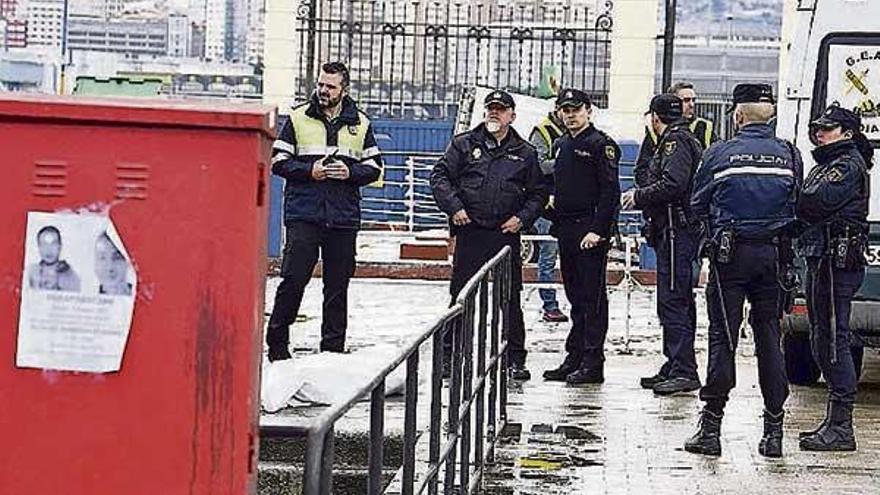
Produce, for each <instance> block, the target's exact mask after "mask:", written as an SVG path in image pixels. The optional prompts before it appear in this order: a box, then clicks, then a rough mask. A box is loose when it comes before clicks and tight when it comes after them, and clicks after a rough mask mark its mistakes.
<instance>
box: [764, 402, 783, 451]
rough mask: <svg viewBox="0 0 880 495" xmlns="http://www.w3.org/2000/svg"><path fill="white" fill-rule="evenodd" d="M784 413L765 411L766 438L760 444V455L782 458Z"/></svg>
mask: <svg viewBox="0 0 880 495" xmlns="http://www.w3.org/2000/svg"><path fill="white" fill-rule="evenodd" d="M784 416H785V412H784V411H779V413H777V414H773V413H771V412H769V411H766V410H765V411H764V436H763V437H761V442H760V443H759V444H758V453H759V454H761V455H762V456H764V457H782V418H783V417H784Z"/></svg>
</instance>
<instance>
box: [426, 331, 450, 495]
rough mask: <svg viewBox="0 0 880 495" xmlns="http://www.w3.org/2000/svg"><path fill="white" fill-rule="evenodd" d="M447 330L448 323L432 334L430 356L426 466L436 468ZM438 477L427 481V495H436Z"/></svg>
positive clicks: (438, 455) (438, 452)
mask: <svg viewBox="0 0 880 495" xmlns="http://www.w3.org/2000/svg"><path fill="white" fill-rule="evenodd" d="M447 331H450V330H449V322H448V321H446V322H444V323H443V326H442V327H441V329H440V331H438V332H437V333H435V334H434V338H433V352H432V354H433V355H432V356H431V430H430V437H429V439H428V464H429V465H430V466H437V465H438V464H439V462H440V428H441V426H442V418H441V412H442V407H443V395H442V394H443V383H442V371H443V335H444V334H445V333H446V332H447ZM438 478H439V476H434V477H433V478H431V479H430V480H429V484H428V494H429V495H437V484H438V482H439V479H438Z"/></svg>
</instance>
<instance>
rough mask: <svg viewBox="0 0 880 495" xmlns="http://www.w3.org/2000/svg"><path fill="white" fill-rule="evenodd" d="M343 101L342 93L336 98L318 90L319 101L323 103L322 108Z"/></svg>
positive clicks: (331, 106)
mask: <svg viewBox="0 0 880 495" xmlns="http://www.w3.org/2000/svg"><path fill="white" fill-rule="evenodd" d="M341 101H342V93H340V94H339V96H337V97H336V98H333V97H332V96H330V94H329V93H325V92H318V103H319V104H320V105H321V108H333V107H335V106H336V105H338V104H339V102H341Z"/></svg>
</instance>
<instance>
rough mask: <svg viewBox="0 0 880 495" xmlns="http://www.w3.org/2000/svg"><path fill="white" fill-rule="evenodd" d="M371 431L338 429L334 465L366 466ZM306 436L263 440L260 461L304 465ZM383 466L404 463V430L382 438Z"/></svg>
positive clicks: (386, 434)
mask: <svg viewBox="0 0 880 495" xmlns="http://www.w3.org/2000/svg"><path fill="white" fill-rule="evenodd" d="M369 448H370V432H369V431H344V432H337V433H336V435H335V438H334V446H333V453H334V458H333V463H334V465H347V466H363V467H364V468H366V467H367V466H368V465H369V464H368V462H369V461H368V454H367V453H368V452H369ZM305 451H306V439H305V438H262V439H260V461H261V462H276V463H287V464H297V465H299V464H302V463H303V460H304V459H305ZM382 452H383V461H384V462H383V465H384V466H390V467H394V468H397V467H398V466H400V465H401V464H402V463H403V432H402V431H386V432H385V438H384V440H383V447H382Z"/></svg>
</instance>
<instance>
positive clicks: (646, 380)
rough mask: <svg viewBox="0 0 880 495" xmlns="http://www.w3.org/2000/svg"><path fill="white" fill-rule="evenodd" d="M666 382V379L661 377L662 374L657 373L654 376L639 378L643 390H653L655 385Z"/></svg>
mask: <svg viewBox="0 0 880 495" xmlns="http://www.w3.org/2000/svg"><path fill="white" fill-rule="evenodd" d="M664 381H666V377H665V376H663V375H661V374H660V373H657V374H656V375H654V376H643V377H641V378H639V385H641V386H642V388H646V389H648V390H653V389H654V385H657V384H658V383H660V382H664Z"/></svg>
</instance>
